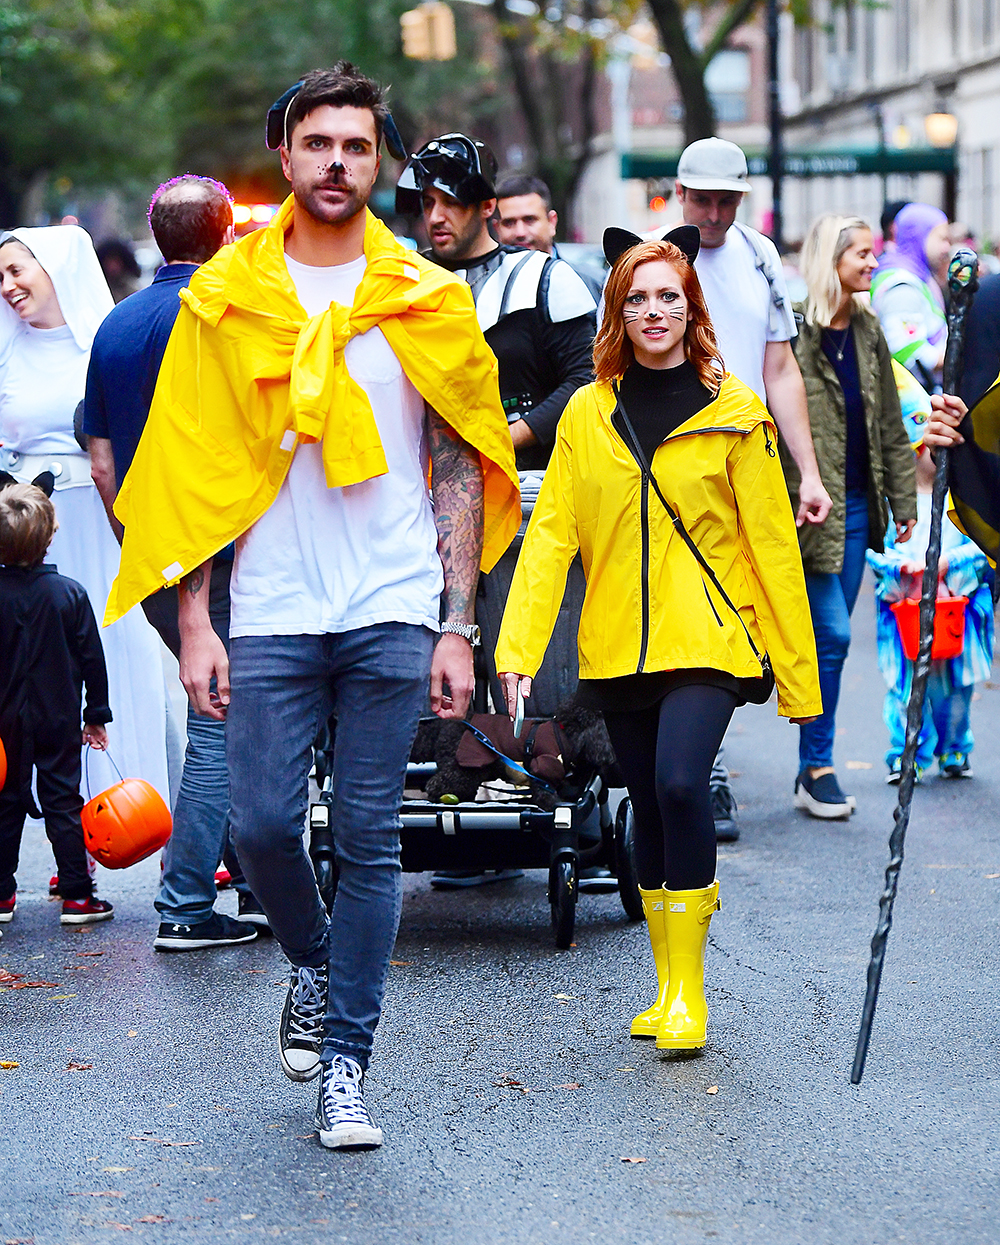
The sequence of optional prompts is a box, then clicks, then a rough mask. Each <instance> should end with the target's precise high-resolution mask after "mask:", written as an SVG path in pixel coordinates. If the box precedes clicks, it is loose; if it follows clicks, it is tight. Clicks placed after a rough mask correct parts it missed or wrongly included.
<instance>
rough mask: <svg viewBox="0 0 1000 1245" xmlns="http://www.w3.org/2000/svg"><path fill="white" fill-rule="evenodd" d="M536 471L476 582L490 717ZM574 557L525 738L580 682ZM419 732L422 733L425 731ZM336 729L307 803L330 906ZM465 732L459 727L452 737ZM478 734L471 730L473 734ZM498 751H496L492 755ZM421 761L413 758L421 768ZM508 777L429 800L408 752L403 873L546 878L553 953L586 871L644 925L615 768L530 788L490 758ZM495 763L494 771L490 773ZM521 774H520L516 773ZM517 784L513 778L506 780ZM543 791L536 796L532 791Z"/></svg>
mask: <svg viewBox="0 0 1000 1245" xmlns="http://www.w3.org/2000/svg"><path fill="white" fill-rule="evenodd" d="M540 482H541V472H528V473H525V474H523V475H522V477H521V513H522V522H521V527H520V529H519V531H518V534H517V536H516V537H515V539H514V541H513V543H512V544H511V546H510V548H509V549H508V550H507V552H506V553H505V554H504V556H503V557H502V558H501V560H500V562H499V563H498V564H497V566H496V567H494V569H493V570H492V571H491V572H490V573H489V574H488V575H483V576H481V577H480V582H479V589H478V593H477V600H476V621H477V622H478V623H479V626H480V629H481V631H482V640H483V642H482V647H481V648H478V649H477V650H476V690H475V694H474V697H473V705H472V712H473V714H475V715H478V714H488V713H496V707H497V706H503V704H504V697H503V693H502V690H501V687H500V682H499V680H498V678H497V672H496V670H495V668H494V664H493V651H494V648H495V647H496V641H497V636H498V633H499V630H500V620H501V617H502V615H503V609H504V605H505V603H506V600H507V593H508V591H509V589H510V583H511V579H512V577H513V574H514V567H515V565H516V563H517V558H518V554H519V553H520V549H521V543H522V540H523V538H524V532H525V528H526V526H527V521H528V519H529V518H530V515H531V511H532V509H533V507H534V501H535V498H536V497H537V494H538V487H539V485H540ZM585 586H586V585H585V581H584V576H583V568H582V565H581V564H580V560H579V557H577V559H576V561H574V563H573V565H572V566H571V568H570V573H569V576H568V578H567V585H566V593H565V596H564V598H563V603H562V607H561V609H560V612H559V617H558V620H557V622H556V626H555V630H554V632H553V636H552V640H551V641H550V643H549V647H548V650H547V651H546V654H545V660H544V662H543V664H542V667H541V669H540V670H539V671H538V674H537V675H536V677H535V678H534V680H533V681H532V690H531V698H530V703H531V709H532V713H533V715H534V717H533V719H531V720H526V722H525V730H524V733H525V734H527V733H528V731H529V729H536V728H537V725H538V722H539V721H540V720H541V721H546V720H552V719H556V718H557V717H558V715H559V714H560V712H561V711H564V709H565V706H567V705H568V704H569V702H570V701H571V699H572V697H573V695H574V693H575V691H576V685H577V680H578V677H579V667H578V660H577V649H576V634H577V628H578V625H579V620H580V610H581V608H582V605H583V596H584V591H585ZM437 722H438V720H437V719H431V718H428V719H425V720H424V721H423V722H422V723H421V732H419V733H418V745H419V742H420V740H421V736H422V735H423V736H424V737H425V738H426V737H427V735H433V733H434V729H435V727H436V726H437ZM425 728H426V729H425ZM334 729H335V726H334V724H333V723H332V722H331V724H330V726H329V727H328V728H327V732H326V733H325V736H324V737H321V739H320V740H318V741H317V747H316V782H317V785H318V786H319V788H320V792H319V799H318V801H316V802H315V803H313V804H312V805H311V806H310V810H309V826H310V847H309V853H310V856H311V857H312V861H313V867H314V869H315V871H316V878H317V883H318V885H319V889H320V894H321V895H322V897H323V900H324V902H325V903H326V905H327V908H328V909H330V908H332V904H333V898H334V895H335V893H336V861H335V857H334V845H333V838H334V833H333V827H332V826H331V824H330V822H331V817H330V810H331V806H332V802H333V795H332V788H333V775H332V757H333V752H332V732H333V730H334ZM459 733H461V730H459ZM477 734H478V732H477ZM494 751H496V750H495V749H494ZM417 756H419V757H420V759H416V757H417ZM496 759H497V761H499V768H500V769H501V770H503V771H504V776H503V777H501V778H499V779H497V778H494V780H493V781H492V782H489V781H484V782H483V783H482V785H480V786H479V787H478V790H477V791H476V794H475V796H474V797H472V798H465V799H461V798H457V797H456V796H454V795H450V794H439V795H438V797H437V799H434V798H432V797H431V796H429V795H428V792H427V788H428V785H429V784H430V785H431V787H432V788H437V787H440V785H441V784H440V783H437V784H435V783H434V782H433V781H432V780H433V778H434V776H435V775H436V774H437V773H438V764H437V763H436V762H435V761H434V760H429V759H427V752H426V749H425V750H424V751H423V752H420V751H419V749H418V750H416V751H415V754H414V758H413V759H411V761H410V763H409V765H408V766H407V774H406V782H405V792H404V799H403V805H402V808H401V809H400V819H401V822H402V830H401V841H402V867H403V871H404V872H405V873H423V872H426V871H428V870H434V871H438V870H461V869H475V870H477V871H485V870H492V869H498V870H502V869H541V868H544V869H547V870H548V875H549V883H548V899H549V905H550V908H551V917H552V930H553V934H554V936H555V944H556V946H557V947H558V948H560V949H561V950H565V949H566V948H568V947H569V946H570V944H571V943H572V941H573V930H574V926H575V922H576V904H577V896H578V879H579V871H580V869H581V868H587V867H588V866H592V865H599V866H603V867H605V868H607V869H609V870H610V871H611V872H612V873H614V874H616V875H617V878H618V893H619V896H620V898H621V902H622V907H623V908H624V909H625V912H626V914H627V915H628V917H629V919H630V920H633V921H640V920H642V919H643V911H642V901H641V898H640V896H639V885H638V880H637V876H636V870H635V854H634V845H633V824H632V812H631V806H630V802H629V800H628V798H627V797H626V798H622V799H619V800H618V806H617V814H616V815H615V816H614V817H612V812H611V809H612V807H613V805H612V798H611V797H612V789H611V787H610V785H609V784H610V781H612V780H613V770H609V768H608V767H607V766H602V767H599V766H597V765H595V764H593V763H592V762H591V761H586V760H581V761H569V762H568V763H567V765H566V767H565V773H564V775H563V777H562V778H561V780H560V781H559V782H558V783H557V784H553V783H541V784H538V783H534V784H531V785H528V784H527V782H526V779H525V776H524V774H523V768H522V767H519V766H518V765H516V764H505V762H507V761H508V760H509V758H507V757H506V756H505V755H504V756H501V755H499V754H498V755H497V757H496ZM496 768H497V767H496V766H494V769H493V772H494V773H495V772H496ZM519 769H521V771H522V772H521V773H518V770H519ZM510 778H513V779H515V780H516V781H513V782H512V781H508V779H510ZM540 786H541V787H543V788H547V790H545V792H544V798H541V799H540V798H539V788H540ZM617 794H618V795H619V796H620V792H618V793H617Z"/></svg>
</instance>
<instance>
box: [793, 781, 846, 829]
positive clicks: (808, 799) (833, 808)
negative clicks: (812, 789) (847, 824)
mask: <svg viewBox="0 0 1000 1245" xmlns="http://www.w3.org/2000/svg"><path fill="white" fill-rule="evenodd" d="M857 806H858V802H857V800H856V799H855V798H854V796H853V795H849V796H846V797H845V799H844V803H843V804H824V803H823V802H822V800H814V799H813V797H812V796H811V795H810V794H809V792H808V791H807V790H806V789H805V787H799V789H798V791H796V793H795V807H796V808H801V809H804V810H805V812H807V813H808V814H809V815H810V816H811V817H821V818H823V819H824V820H826V821H847V819H848V818H849V817H850V815H851V814H852V813H853V812H854V810H855V809H856V808H857Z"/></svg>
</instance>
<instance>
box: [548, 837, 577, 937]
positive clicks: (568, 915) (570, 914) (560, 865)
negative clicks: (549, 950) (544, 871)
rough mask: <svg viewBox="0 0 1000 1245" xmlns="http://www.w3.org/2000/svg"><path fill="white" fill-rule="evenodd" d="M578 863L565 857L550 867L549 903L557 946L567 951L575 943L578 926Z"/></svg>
mask: <svg viewBox="0 0 1000 1245" xmlns="http://www.w3.org/2000/svg"><path fill="white" fill-rule="evenodd" d="M576 894H577V886H576V861H575V860H571V859H566V858H565V857H563V858H561V859H559V860H555V861H553V862H552V864H551V865H550V866H549V903H550V904H551V906H552V932H553V933H554V934H555V936H556V946H557V947H558V948H559V950H560V951H565V950H567V948H568V947H569V945H570V944H571V943H572V941H573V927H574V926H575V924H576Z"/></svg>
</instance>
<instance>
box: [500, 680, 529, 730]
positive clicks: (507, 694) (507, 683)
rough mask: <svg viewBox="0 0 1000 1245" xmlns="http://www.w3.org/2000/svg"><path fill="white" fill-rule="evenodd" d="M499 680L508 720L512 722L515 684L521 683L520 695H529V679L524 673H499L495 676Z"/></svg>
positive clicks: (515, 693) (514, 713)
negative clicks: (505, 702) (508, 716)
mask: <svg viewBox="0 0 1000 1245" xmlns="http://www.w3.org/2000/svg"><path fill="white" fill-rule="evenodd" d="M497 677H498V678H499V680H500V686H501V687H502V688H503V694H504V698H505V699H506V701H507V712H508V714H509V715H510V720H511V721H512V722H513V721H514V718H515V716H516V715H517V685H518V683H520V685H521V695H522V696H526V697H527V696H530V695H531V679H530V678H529V677H528V675H526V674H509V673H505V674H500V675H498V676H497Z"/></svg>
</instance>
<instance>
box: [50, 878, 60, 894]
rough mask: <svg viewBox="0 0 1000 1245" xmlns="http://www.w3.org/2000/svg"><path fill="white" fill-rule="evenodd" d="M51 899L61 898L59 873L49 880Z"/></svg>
mask: <svg viewBox="0 0 1000 1245" xmlns="http://www.w3.org/2000/svg"><path fill="white" fill-rule="evenodd" d="M49 898H50V899H58V898H59V874H58V873H53V875H52V876H51V877H50V878H49Z"/></svg>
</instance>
